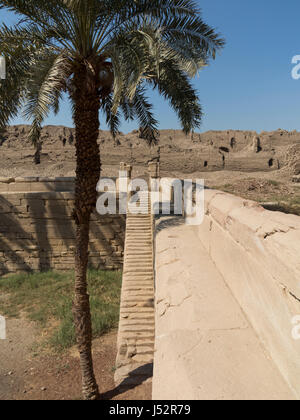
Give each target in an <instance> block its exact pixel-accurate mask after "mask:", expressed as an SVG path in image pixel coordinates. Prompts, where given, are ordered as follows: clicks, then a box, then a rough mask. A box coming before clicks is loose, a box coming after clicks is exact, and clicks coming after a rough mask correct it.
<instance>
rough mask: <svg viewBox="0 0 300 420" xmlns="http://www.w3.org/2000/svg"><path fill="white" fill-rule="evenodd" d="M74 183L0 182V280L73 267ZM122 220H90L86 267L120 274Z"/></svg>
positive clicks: (50, 180)
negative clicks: (11, 275) (17, 275)
mask: <svg viewBox="0 0 300 420" xmlns="http://www.w3.org/2000/svg"><path fill="white" fill-rule="evenodd" d="M73 189H74V179H73V178H58V179H57V178H47V179H46V178H44V179H38V178H19V179H9V180H8V179H0V275H4V274H7V273H15V272H20V271H40V270H49V269H55V270H69V269H73V267H74V245H75V240H74V238H75V224H74V222H73V218H72V210H73V206H74V193H73ZM125 223H126V220H125V216H124V215H113V216H111V215H107V216H99V215H98V214H97V213H96V212H95V213H94V214H93V215H92V220H91V237H90V259H89V261H90V265H91V266H93V267H95V268H100V269H121V268H122V265H123V253H124V240H125Z"/></svg>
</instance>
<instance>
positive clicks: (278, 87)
mask: <svg viewBox="0 0 300 420" xmlns="http://www.w3.org/2000/svg"><path fill="white" fill-rule="evenodd" d="M198 2H199V5H200V7H201V8H202V12H203V17H204V19H205V21H206V22H207V23H208V24H210V25H211V26H214V27H216V28H217V29H218V31H219V32H221V33H222V34H223V36H224V37H225V38H226V42H227V44H226V47H225V49H224V50H223V51H222V53H221V55H219V56H218V57H217V59H216V61H212V62H211V65H210V66H209V67H207V68H206V69H205V70H203V71H202V72H201V73H200V76H199V77H198V78H197V79H195V82H194V83H195V86H196V87H197V89H198V91H199V96H200V99H201V103H202V106H203V110H204V118H203V124H202V127H201V131H206V130H226V129H240V130H257V131H262V130H276V129H278V128H283V129H287V130H294V129H297V130H299V131H300V79H299V80H298V81H296V80H294V79H293V78H292V77H291V71H292V68H293V65H292V63H291V60H292V57H293V56H295V55H300V42H299V39H300V25H299V16H300V3H299V0H287V1H282V0H251V1H250V0H243V1H241V0H226V1H225V0H198ZM0 13H1V15H0V22H2V21H5V22H6V23H10V22H13V20H14V18H13V16H11V15H9V14H8V13H7V12H3V11H1V12H0ZM149 95H150V98H151V99H152V101H153V103H154V105H155V111H156V116H157V118H158V119H159V121H160V128H161V129H164V128H180V125H179V124H178V121H177V117H176V115H175V114H174V112H173V111H172V109H170V108H169V106H168V105H167V104H166V103H165V102H164V101H163V100H162V99H160V98H159V96H158V95H157V94H153V93H152V92H150V93H149ZM12 123H15V124H21V123H24V121H23V120H22V118H21V117H20V118H18V119H16V120H14V121H13V122H12ZM46 123H47V124H59V125H67V126H72V125H73V123H72V119H71V113H70V110H69V106H68V103H67V101H65V102H64V104H63V106H62V108H61V112H60V114H59V115H58V116H57V117H54V116H53V115H51V116H50V117H49V118H48V120H47V121H46ZM101 128H102V129H105V128H106V127H105V125H104V123H103V121H102V122H101ZM135 128H137V124H136V123H130V124H125V123H124V124H123V126H122V127H121V129H122V131H124V132H127V131H131V130H133V129H135Z"/></svg>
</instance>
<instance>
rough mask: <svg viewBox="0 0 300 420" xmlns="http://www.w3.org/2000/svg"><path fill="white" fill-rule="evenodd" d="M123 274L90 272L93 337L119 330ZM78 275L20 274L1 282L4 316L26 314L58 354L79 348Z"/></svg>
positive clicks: (0, 293)
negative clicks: (75, 286)
mask: <svg viewBox="0 0 300 420" xmlns="http://www.w3.org/2000/svg"><path fill="white" fill-rule="evenodd" d="M121 277H122V274H121V273H120V272H110V271H96V270H89V271H88V283H89V294H90V303H91V314H92V323H93V337H94V338H95V337H99V336H100V335H102V334H104V333H106V332H108V331H110V330H111V329H113V328H115V327H117V325H118V320H119V307H120V292H121ZM73 283H74V273H73V272H67V273H58V272H47V273H36V274H18V275H12V276H8V277H5V278H4V277H2V278H0V295H3V294H4V295H5V296H6V298H5V299H2V300H0V313H1V314H3V315H5V316H7V317H18V316H20V315H21V314H25V315H26V317H27V318H28V319H30V320H32V321H35V322H36V323H37V324H38V325H39V326H40V327H41V328H42V329H43V330H44V332H45V333H46V334H47V339H46V343H47V344H50V345H51V347H53V348H54V349H55V350H64V349H67V348H69V347H71V346H72V345H74V344H75V333H74V326H73V317H72V311H71V309H72V299H73Z"/></svg>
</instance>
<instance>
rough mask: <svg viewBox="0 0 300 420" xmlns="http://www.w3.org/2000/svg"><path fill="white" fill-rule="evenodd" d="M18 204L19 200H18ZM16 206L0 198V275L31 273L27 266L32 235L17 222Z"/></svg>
mask: <svg viewBox="0 0 300 420" xmlns="http://www.w3.org/2000/svg"><path fill="white" fill-rule="evenodd" d="M19 204H21V203H20V200H19ZM18 212H19V210H18V208H17V206H15V205H14V204H12V203H11V201H8V200H6V199H5V198H4V197H3V196H0V213H1V218H0V255H1V258H0V274H1V275H4V274H7V273H9V272H11V271H32V270H31V267H30V265H29V264H28V262H27V261H26V260H27V257H28V258H29V257H30V255H31V253H32V252H33V250H32V235H31V234H30V233H28V232H26V231H25V230H24V229H23V227H22V226H21V224H20V222H19V221H18V220H17V214H18Z"/></svg>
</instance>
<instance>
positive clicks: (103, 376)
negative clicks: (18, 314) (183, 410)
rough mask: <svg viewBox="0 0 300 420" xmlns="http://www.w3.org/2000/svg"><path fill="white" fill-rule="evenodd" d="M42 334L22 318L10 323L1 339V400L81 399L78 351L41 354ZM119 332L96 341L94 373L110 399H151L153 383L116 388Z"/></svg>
mask: <svg viewBox="0 0 300 420" xmlns="http://www.w3.org/2000/svg"><path fill="white" fill-rule="evenodd" d="M38 334H39V331H38V330H37V329H36V327H35V326H34V324H33V323H30V322H28V321H26V320H23V319H9V320H8V321H7V340H0V360H1V365H0V400H78V399H80V398H81V388H80V386H81V379H80V368H79V359H78V356H77V352H76V349H75V348H73V349H71V350H70V352H68V353H67V354H63V355H53V354H45V353H44V352H43V353H39V352H37V350H36V345H35V343H36V340H37V337H38ZM116 339H117V334H116V331H114V332H111V333H110V334H107V335H105V336H103V337H102V338H99V339H97V340H94V343H93V359H94V367H95V374H96V378H97V382H98V384H99V387H100V390H101V393H102V397H103V398H104V399H107V400H114V399H116V400H145V399H151V392H152V390H151V383H147V384H141V385H139V386H137V387H135V388H133V389H129V390H127V391H126V390H124V389H121V388H116V387H115V385H114V381H113V376H114V366H115V360H116Z"/></svg>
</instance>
